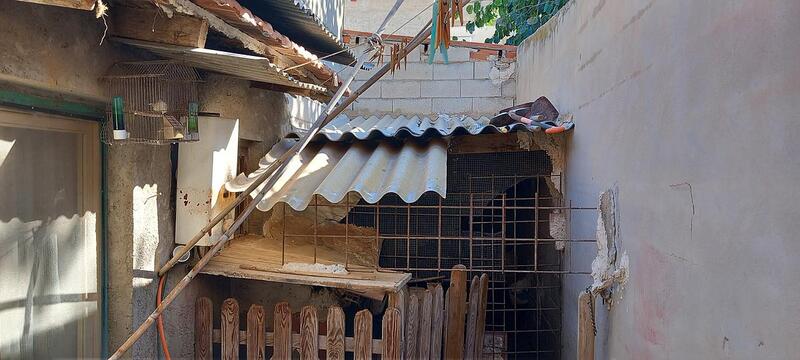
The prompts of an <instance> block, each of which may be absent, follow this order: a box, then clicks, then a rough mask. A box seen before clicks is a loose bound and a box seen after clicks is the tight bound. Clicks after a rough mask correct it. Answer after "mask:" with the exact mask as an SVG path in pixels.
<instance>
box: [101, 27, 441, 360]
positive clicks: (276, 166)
mask: <svg viewBox="0 0 800 360" xmlns="http://www.w3.org/2000/svg"><path fill="white" fill-rule="evenodd" d="M430 26H431V22H430V21H429V22H428V23H427V24H426V25H425V27H424V28H423V30H422V31H420V32H419V34H417V36H416V37H414V39H412V40H411V42H410V43H409V44H408V46H407V47H406V48H405V51H404V52H403V54H402V56H406V55H408V53H409V52H411V51H412V50H414V49H415V48H416V47H417V46H419V44H421V43H422V41H424V40H425V39H426V38H427V37H428V36H430V34H431V28H430ZM363 58H365V57H362V59H363ZM390 67H391V64H388V63H387V64H385V65H384V66H383V67H381V68H380V69H378V70H377V72H376V73H375V74H373V75H372V76H371V77H370V78H369V80H367V81H366V82H365V83H364V84H363V85H361V87H359V88H358V90H356V91H355V92H354V93H353V94H351V95H350V96H348V97H347V98H345V99H344V101H342V103H341V104H339V105H338V106H336V107H335V108H334V110H333V111H330V112H329V113H326V114H322V115H320V117H319V118H318V119H317V121H316V122H314V125H313V126H312V128H311V130H310V131H309V132H308V133H306V134H305V135H304V136H303V139H302V141H299V142H298V143H297V144H295V145H294V146H292V148H291V149H289V151H287V152H286V153H284V154H283V155H282V156H281V157H280V158H278V160H276V161H275V162H274V163H273V164H272V165H270V166H269V167H268V168H267V170H266V171H265V172H264V174H263V175H261V177H259V179H260V180H261V178H262V177H263V178H264V179H263V180H261V182H263V181H265V180H266V179H267V178H268V179H269V181H267V184H266V185H265V186H264V187H263V188H262V189H261V190H260V191H259V192H258V195H256V197H255V198H254V199H253V201H252V202H250V204H248V206H247V208H245V210H244V211H243V212H242V214H240V215H239V216H238V217H236V220H235V221H234V223H233V225H232V226H231V227H230V228H229V229H228V230H226V231H225V233H223V234H222V236H220V238H219V241H218V242H217V243H216V244H215V245H214V246H213V247H212V248H211V250H209V251H208V252H207V253H206V254H205V256H203V257H202V258H201V259H200V261H199V262H198V263H197V264H196V265H195V266H194V267H193V268H192V270H191V271H189V273H188V274H186V276H184V277H183V279H181V281H180V282H178V284H177V285H176V286H175V287H174V288H173V289H172V291H170V292H169V294H167V296H166V298H164V301H162V302H161V305H160V306H158V307H156V309H155V310H154V311H153V313H152V314H150V316H148V317H147V319H146V320H145V321H144V322H143V323H142V324H141V325H140V326H139V328H138V329H136V331H134V332H133V334H131V336H130V337H128V339H127V340H125V342H124V343H123V344H122V345H121V346H120V347H119V349H117V351H116V352H114V354H113V355H111V357H110V358H109V359H119V358H120V357H121V356H122V355H124V354H125V353H126V352H127V351H128V350H129V349H130V348H131V347H132V346H133V344H134V343H136V341H137V340H139V338H141V337H142V335H144V333H145V331H147V329H148V328H150V326H152V325H153V323H154V322H155V321H156V319H157V318H158V317H159V316H160V315H161V313H162V312H164V309H166V308H167V307H168V306H169V305H170V304H171V303H172V302H173V301H174V300H175V298H177V297H178V294H180V293H181V292H182V291H183V289H185V288H186V286H187V285H189V282H191V281H192V279H194V277H195V276H197V274H198V273H200V270H202V269H203V267H205V266H206V264H208V262H209V261H210V260H211V258H212V257H214V255H215V254H216V253H217V252H219V251H220V250H221V249H222V247H223V246H224V245H225V243H226V242H228V240H229V239H230V238H231V237H232V236H233V233H234V232H235V231H236V229H238V228H239V226H241V225H242V223H243V222H244V220H245V219H247V217H248V216H250V213H252V212H253V210H254V209H255V208H256V206H257V205H258V203H259V202H261V200H262V199H263V198H264V196H265V195H266V193H267V191H269V189H270V188H271V187H272V186H273V185H274V184H275V182H277V180H278V179H277V177H271V176H270V175H271V174H272V173H275V172H277V171H279V170H281V169H283V168H284V167H285V165H286V160H288V159H290V158H291V157H292V156H294V155H295V154H297V153H299V152H300V151H302V149H303V148H305V146H306V145H307V144H308V143H309V142H310V141H311V139H312V138H313V137H314V135H316V134H317V133H318V132H319V130H320V129H321V128H322V126H324V125H325V124H327V123H328V122H330V121H331V120H333V118H335V117H336V116H337V115H339V114H340V113H341V112H342V111H344V109H345V108H347V106H348V105H350V104H351V103H352V102H353V101H355V99H356V98H357V97H358V96H359V95H361V94H363V93H364V92H365V91H366V90H367V89H369V87H370V86H372V85H373V84H375V82H377V81H378V80H379V79H380V78H381V77H382V76H383V75H384V74H386V73H387V72H389V70H390ZM348 83H349V81H348ZM346 85H347V83H345V84H343V85H342V86H346ZM257 186H258V184H256V183H253V184H251V185H250V186H249V187H248V188H247V190H245V191H248V190H249V191H250V192H252V191H253V190H254V189H255V188H256V187H257ZM251 188H252V189H251ZM248 194H249V192H245V193H243V194H242V195H240V196H239V197H242V198H243V197H244V196H247V195H248ZM237 200H238V199H237ZM240 202H241V201H238V202H234V204H233V205H232V206H231V210H232V209H233V207H235V205H236V204H237V203H240ZM228 212H230V210H228ZM217 217H218V218H219V219H218V220H217V222H219V220H221V219H222V217H224V213H220V215H218V216H217ZM217 217H215V219H216V218H217ZM212 221H213V219H212ZM211 227H213V225H211V224H209V225H207V226H206V227H205V228H204V232H203V233H205V231H208V230H210V229H211ZM203 233H200V234H198V235H199V237H200V238H202V236H203V235H202V234H203ZM195 238H198V236H195ZM193 240H194V239H193ZM197 240H199V239H197ZM194 242H195V243H197V241H194ZM189 247H190V246H189V244H187V248H189ZM184 250H186V249H184ZM187 251H188V250H187ZM184 253H185V251H184ZM179 255H182V254H176V257H179ZM173 260H175V257H173V259H171V260H170V262H168V263H167V265H170V263H171V265H170V266H168V267H167V266H166V265H165V268H162V270H163V271H165V272H166V271H167V270H169V268H171V267H172V265H174V264H175V261H173ZM159 273H161V272H160V271H159Z"/></svg>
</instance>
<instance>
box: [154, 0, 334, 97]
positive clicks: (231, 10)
mask: <svg viewBox="0 0 800 360" xmlns="http://www.w3.org/2000/svg"><path fill="white" fill-rule="evenodd" d="M160 1H162V2H164V1H166V0H160ZM173 1H174V0H173ZM187 1H188V0H187ZM189 4H191V5H192V6H198V7H200V8H202V9H203V10H205V11H208V12H209V13H211V14H213V15H214V16H217V17H219V18H220V19H222V20H223V21H225V22H226V23H227V24H229V25H230V26H233V27H235V28H237V29H239V30H241V31H242V32H244V33H246V34H248V35H249V36H252V37H253V38H254V39H256V40H257V41H259V42H261V43H263V44H265V45H267V46H270V47H272V49H274V50H275V51H276V52H278V53H280V54H282V55H284V56H286V57H288V58H290V59H291V60H292V61H294V62H295V63H297V64H302V63H305V62H307V61H312V62H311V63H309V64H306V65H305V66H303V68H304V69H305V70H307V71H309V72H311V73H313V74H314V76H316V77H318V78H319V79H321V81H325V80H327V79H328V78H330V77H333V81H328V82H327V84H329V85H326V86H329V90H331V91H335V90H336V88H337V87H338V85H339V83H340V79H339V78H338V76H336V73H335V72H334V71H333V70H331V69H330V68H328V67H327V66H325V64H323V63H322V62H321V61H319V59H318V58H317V56H315V55H314V54H312V53H311V52H310V51H308V50H307V49H305V48H304V47H303V46H301V45H299V44H298V43H297V42H296V41H293V40H297V38H295V39H290V38H289V37H287V36H286V35H284V34H281V33H280V32H278V31H277V30H275V28H274V27H273V26H272V24H270V23H269V22H266V21H264V20H262V19H261V18H259V17H258V16H256V15H254V14H253V13H252V12H251V11H250V10H248V9H247V8H245V7H243V6H242V5H240V4H239V3H238V2H237V1H236V0H192V2H190V3H189ZM175 6H178V7H180V6H182V3H181V2H177V1H175ZM190 12H191V11H190ZM320 85H325V84H320Z"/></svg>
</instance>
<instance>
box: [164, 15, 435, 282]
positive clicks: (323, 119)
mask: <svg viewBox="0 0 800 360" xmlns="http://www.w3.org/2000/svg"><path fill="white" fill-rule="evenodd" d="M430 25H431V22H430V21H428V23H427V24H426V25H425V27H424V28H423V29H422V31H420V33H419V34H417V36H416V37H414V38H413V39H411V42H409V44H408V46H406V48H405V49H404V51H403V53H402V56H401V57H405V56H407V55H408V53H410V52H411V51H412V50H414V49H415V48H416V47H417V46H419V44H421V43H422V42H423V41H425V39H427V38H428V36H430V35H431V28H430ZM365 59H366V54H364V55H362V56H361V58H360V59H359V62H358V64H356V67H355V68H356V71H358V69H360V68H361V65H362V64H363V61H364V60H365ZM390 67H391V66H390V64H384V66H383V67H381V68H380V69H378V70H377V71H376V73H375V74H374V75H372V76H371V77H370V78H369V79H368V80H367V81H366V82H365V83H364V84H363V85H361V87H359V88H358V89H357V90H356V91H355V92H353V93H352V94H350V96H348V97H346V98H345V99H344V101H343V102H342V103H341V104H340V105H339V106H336V107H334V106H333V105H334V104H336V102H337V101H338V99H339V97H340V96H341V94H342V93H343V92H344V89H346V88H347V87H348V86H350V83H351V82H352V81H353V78H354V76H351V77H350V78H349V79H347V81H346V82H345V83H343V84H342V85H341V87H340V88H339V90H338V91H337V92H336V95H335V96H334V97H333V99H331V103H330V104H329V105H328V108H329V109H331V108H332V109H333V110H331V111H326V112H325V113H323V114H321V115H320V117H319V118H317V120H316V121H315V122H314V124H313V125H312V126H311V130H310V131H309V132H308V133H307V134H306V136H304V137H303V139H302V141H298V142H297V143H296V144H295V145H294V146H292V147H291V148H290V149H289V151H287V152H285V153H284V154H283V155H281V156H280V157H278V160H276V161H274V162H273V163H272V164H270V165H269V166H268V167H267V168H266V169H265V170H264V173H263V174H261V175H259V176H258V178H256V180H255V181H253V183H252V184H250V186H248V187H247V189H245V190H244V191H243V192H242V193H241V195H239V196H237V197H236V200H235V201H233V202H232V203H230V204H228V206H226V207H225V208H224V209H222V211H221V212H220V213H219V214H217V215H216V216H214V217H213V218H212V219H211V221H210V222H209V223H208V224H207V225H206V226H204V227H203V229H202V230H200V232H198V233H197V234H196V235H195V236H194V237H193V238H192V239H191V240H190V241H189V242H187V243H186V245H184V246H183V247H182V248H181V249H180V250H179V251H178V252H177V253H176V254H175V255H173V256H172V258H171V259H169V261H167V263H166V264H164V266H162V267H161V269H160V270H159V271H158V276H164V274H166V273H167V271H169V270H170V269H171V268H172V267H173V266H175V264H177V263H178V260H179V259H180V258H181V257H182V256H183V255H184V254H186V253H187V252H189V250H191V249H192V247H194V246H195V245H196V244H197V243H198V242H199V241H200V239H202V238H203V236H205V234H206V233H209V232H210V231H211V229H212V228H213V227H214V226H215V225H217V224H218V223H219V222H220V221H222V219H223V218H225V216H227V215H228V213H230V212H231V211H233V209H235V208H236V206H238V205H239V204H241V203H242V201H244V199H245V198H246V197H247V196H250V194H251V193H252V192H253V191H255V190H256V189H257V188H258V186H259V185H261V184H262V183H263V182H264V181H266V180H267V179H268V178H269V177H270V176H272V174H274V173H275V172H276V170H277V169H278V167H279V166H280V167H282V165H283V163H284V162H286V161H287V160H288V159H290V158H291V157H292V156H294V155H295V154H297V153H298V152H299V151H300V150H302V149H304V148H305V146H306V145H307V144H308V142H310V141H311V139H313V137H314V135H316V134H317V133H318V132H319V130H320V129H322V127H323V126H325V125H327V124H328V123H329V122H331V121H332V120H333V119H334V118H335V117H336V116H338V115H339V114H340V113H341V112H342V111H344V109H346V108H347V107H348V106H349V105H350V104H352V103H353V101H355V100H356V99H357V98H358V97H359V96H360V95H361V94H363V93H364V92H365V91H367V90H368V89H369V88H370V87H371V86H372V85H373V84H375V82H377V81H378V80H380V78H381V77H383V75H385V74H386V73H387V72H389V70H390ZM270 187H271V186H265V187H264V188H270Z"/></svg>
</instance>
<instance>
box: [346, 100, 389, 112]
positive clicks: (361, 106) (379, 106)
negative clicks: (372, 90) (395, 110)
mask: <svg viewBox="0 0 800 360" xmlns="http://www.w3.org/2000/svg"><path fill="white" fill-rule="evenodd" d="M353 112H355V113H357V114H363V115H367V114H369V115H372V114H380V113H390V112H392V100H389V99H359V100H356V101H355V102H354V103H353Z"/></svg>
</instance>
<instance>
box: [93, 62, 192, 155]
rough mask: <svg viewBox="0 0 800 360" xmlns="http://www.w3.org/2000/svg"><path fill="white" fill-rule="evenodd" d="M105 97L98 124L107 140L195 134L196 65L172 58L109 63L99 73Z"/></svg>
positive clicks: (177, 138) (180, 138)
mask: <svg viewBox="0 0 800 360" xmlns="http://www.w3.org/2000/svg"><path fill="white" fill-rule="evenodd" d="M103 78H104V80H105V82H106V85H107V89H108V95H109V98H111V102H110V103H109V104H108V108H107V112H106V114H107V121H106V122H105V124H104V126H103V141H104V142H106V143H108V144H123V143H147V144H170V143H177V142H186V141H197V140H199V136H200V134H199V129H198V126H197V116H198V107H199V105H198V102H197V84H198V83H199V82H200V81H201V78H200V75H199V74H198V73H197V71H196V70H195V69H194V68H192V67H189V66H186V65H183V64H179V63H176V62H172V61H138V62H120V63H117V64H114V65H113V66H112V67H111V68H110V69H109V71H108V73H107V74H106V75H105V76H104V77H103Z"/></svg>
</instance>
